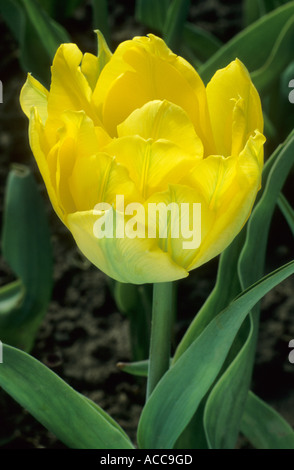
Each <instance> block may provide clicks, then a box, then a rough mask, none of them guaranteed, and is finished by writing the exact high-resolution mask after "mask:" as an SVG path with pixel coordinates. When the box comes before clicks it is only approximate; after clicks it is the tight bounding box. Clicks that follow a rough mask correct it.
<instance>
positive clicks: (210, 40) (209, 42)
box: [183, 23, 222, 62]
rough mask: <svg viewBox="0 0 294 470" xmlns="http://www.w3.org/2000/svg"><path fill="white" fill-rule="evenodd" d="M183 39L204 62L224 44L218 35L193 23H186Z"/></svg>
mask: <svg viewBox="0 0 294 470" xmlns="http://www.w3.org/2000/svg"><path fill="white" fill-rule="evenodd" d="M183 41H184V43H185V44H186V45H187V46H188V47H189V48H190V49H191V51H192V52H193V53H194V54H195V56H196V57H197V59H198V60H200V61H202V62H205V61H206V60H208V59H209V58H210V57H211V56H212V55H213V54H215V53H216V52H217V51H218V50H219V49H220V47H221V46H222V43H221V41H220V40H219V39H218V38H217V37H216V36H214V35H213V34H211V33H209V32H208V31H205V30H204V29H202V28H199V27H198V26H195V25H194V24H192V23H186V24H185V27H184V30H183Z"/></svg>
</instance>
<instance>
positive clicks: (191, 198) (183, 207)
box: [145, 184, 214, 269]
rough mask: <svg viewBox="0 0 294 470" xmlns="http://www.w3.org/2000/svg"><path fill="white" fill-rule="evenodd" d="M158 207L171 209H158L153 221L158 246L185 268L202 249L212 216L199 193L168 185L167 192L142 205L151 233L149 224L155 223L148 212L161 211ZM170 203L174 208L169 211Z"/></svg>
mask: <svg viewBox="0 0 294 470" xmlns="http://www.w3.org/2000/svg"><path fill="white" fill-rule="evenodd" d="M160 204H164V207H165V208H168V206H169V205H170V209H169V210H168V211H167V213H166V211H165V209H164V210H162V211H160V210H159V213H158V216H157V219H156V234H157V243H158V246H159V247H160V248H161V249H162V250H163V251H165V252H167V253H169V255H170V257H171V258H172V259H173V261H174V262H175V263H177V264H178V265H180V266H182V267H184V268H185V269H187V267H189V266H190V264H191V262H192V261H193V260H194V258H195V253H197V252H198V251H199V250H200V249H201V244H202V243H203V239H205V238H206V237H207V235H208V234H209V231H210V229H211V227H212V225H213V222H214V214H213V213H212V212H211V211H209V210H208V205H207V202H206V200H205V197H204V196H203V194H202V193H201V191H199V190H197V189H194V188H190V187H188V186H184V185H179V184H177V185H170V186H169V188H168V190H167V191H165V192H162V193H156V194H153V195H152V196H151V197H150V198H149V199H148V200H147V201H146V202H145V207H146V212H148V217H149V219H148V229H149V231H150V230H151V231H152V229H153V230H154V228H153V227H152V226H151V227H150V225H151V224H150V222H151V221H154V218H153V219H152V214H151V212H152V211H154V210H155V207H157V208H159V209H160ZM172 204H174V205H175V209H173V208H172ZM152 205H153V207H152ZM155 205H156V206H155ZM199 206H200V207H199ZM152 225H154V223H153V224H152ZM164 227H166V232H167V233H166V235H167V236H163V237H162V236H160V231H161V230H163V231H164ZM164 235H165V234H164ZM199 242H200V247H199V248H198V244H199Z"/></svg>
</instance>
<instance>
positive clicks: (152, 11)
mask: <svg viewBox="0 0 294 470" xmlns="http://www.w3.org/2000/svg"><path fill="white" fill-rule="evenodd" d="M169 4H170V1H169V0H160V2H159V1H158V0H137V1H136V12H135V16H136V19H137V21H139V22H141V23H143V24H146V26H148V27H149V28H152V29H155V30H158V31H160V32H161V31H163V28H164V24H165V20H166V15H167V11H168V7H169Z"/></svg>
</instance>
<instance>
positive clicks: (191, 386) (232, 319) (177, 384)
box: [138, 261, 294, 449]
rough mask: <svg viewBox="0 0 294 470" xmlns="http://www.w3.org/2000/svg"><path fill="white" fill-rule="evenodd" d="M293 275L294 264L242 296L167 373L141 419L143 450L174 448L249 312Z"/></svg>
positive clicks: (255, 285)
mask: <svg viewBox="0 0 294 470" xmlns="http://www.w3.org/2000/svg"><path fill="white" fill-rule="evenodd" d="M293 273H294V261H292V262H291V263H288V264H287V265H285V266H283V267H281V268H279V269H277V270H276V271H274V272H273V273H271V274H270V275H268V276H266V277H265V278H263V279H262V280H260V281H259V282H257V283H256V284H254V285H253V286H252V287H251V288H249V289H247V290H246V291H244V292H242V294H241V295H240V296H238V297H237V298H236V299H235V300H234V301H233V302H232V303H231V304H230V305H229V306H228V307H227V308H226V309H225V310H223V311H222V312H221V313H220V314H219V315H218V316H217V317H216V318H214V319H213V320H212V321H211V322H210V324H209V325H208V326H207V327H206V328H205V330H204V331H203V333H202V334H201V335H200V336H199V337H198V338H197V339H196V340H195V341H194V342H193V343H192V344H191V346H190V347H189V348H188V349H187V350H186V351H185V353H184V354H182V356H181V357H180V358H179V359H178V361H177V362H176V363H175V364H174V365H173V366H172V367H171V368H170V369H169V370H168V371H167V372H166V374H165V375H164V376H163V377H162V379H161V380H160V382H159V383H158V385H157V386H156V388H155V389H154V391H153V393H152V394H151V396H150V398H149V400H148V401H147V403H146V405H145V407H144V409H143V412H142V415H141V419H140V422H139V428H138V442H139V446H140V447H141V448H151V449H161V448H163V449H170V448H172V447H173V445H174V444H175V442H176V440H177V438H178V437H179V436H180V434H181V433H182V431H183V430H184V428H185V427H186V426H187V424H188V423H189V421H190V420H191V418H192V416H193V415H194V413H195V411H196V409H197V408H198V405H199V403H200V402H201V400H202V398H203V397H204V395H205V394H206V392H207V391H208V389H209V388H210V386H211V385H212V383H213V381H214V380H215V378H216V376H217V375H218V373H219V371H220V369H221V367H222V365H223V363H224V361H225V359H226V357H227V354H228V352H229V350H230V347H231V345H232V343H233V341H234V338H235V336H236V334H237V332H238V330H239V328H240V326H241V324H242V323H243V321H244V320H245V318H246V316H247V314H248V313H249V312H250V310H251V309H252V307H253V306H254V305H255V304H256V303H257V302H258V301H259V300H260V299H261V298H262V297H263V296H264V295H265V294H266V293H267V292H269V291H270V290H271V289H272V288H273V287H275V286H276V285H277V284H279V283H280V282H282V281H283V280H284V279H286V278H287V277H288V276H290V275H291V274H293Z"/></svg>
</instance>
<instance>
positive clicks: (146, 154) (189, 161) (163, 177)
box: [105, 136, 197, 199]
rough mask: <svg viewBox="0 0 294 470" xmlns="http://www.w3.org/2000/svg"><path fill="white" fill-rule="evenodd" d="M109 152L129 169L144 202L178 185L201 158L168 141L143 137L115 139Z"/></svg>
mask: <svg viewBox="0 0 294 470" xmlns="http://www.w3.org/2000/svg"><path fill="white" fill-rule="evenodd" d="M105 152H107V153H109V154H110V155H113V156H115V157H116V160H117V161H118V162H119V163H121V164H122V165H123V166H124V167H126V168H127V169H128V171H129V174H130V177H131V179H132V180H133V181H134V183H135V184H136V186H137V187H138V190H139V191H140V194H141V195H142V197H143V198H144V199H146V198H148V197H149V196H150V195H151V194H152V193H153V192H157V191H164V190H166V189H167V188H168V185H169V184H172V183H176V182H178V181H179V179H181V178H182V177H183V175H184V174H185V173H186V172H187V171H189V170H190V169H192V168H193V167H194V166H195V164H196V163H197V158H195V156H191V155H190V154H187V153H185V152H184V151H183V150H182V149H180V148H179V147H177V146H176V145H174V144H172V143H171V142H168V141H163V140H158V141H156V142H152V140H151V139H149V140H144V139H142V138H141V137H139V136H134V137H121V138H118V139H114V140H113V141H112V142H111V143H110V144H109V145H108V146H106V147H105Z"/></svg>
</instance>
